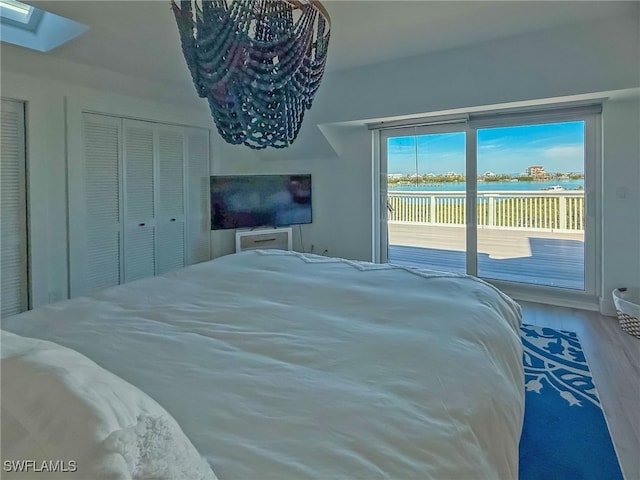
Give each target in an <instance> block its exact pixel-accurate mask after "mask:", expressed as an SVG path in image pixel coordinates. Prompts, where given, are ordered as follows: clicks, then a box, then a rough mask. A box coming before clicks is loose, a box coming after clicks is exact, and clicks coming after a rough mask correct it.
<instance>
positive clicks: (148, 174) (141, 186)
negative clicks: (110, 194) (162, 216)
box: [123, 120, 156, 282]
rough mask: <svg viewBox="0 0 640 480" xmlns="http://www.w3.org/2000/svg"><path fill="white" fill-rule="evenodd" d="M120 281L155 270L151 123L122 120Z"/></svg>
mask: <svg viewBox="0 0 640 480" xmlns="http://www.w3.org/2000/svg"><path fill="white" fill-rule="evenodd" d="M123 130H124V192H125V199H124V218H125V228H124V257H125V258H124V282H131V281H133V280H137V279H139V278H144V277H151V276H153V275H155V273H156V266H155V259H156V241H155V236H156V224H155V212H156V204H155V181H154V170H155V169H154V130H153V124H149V123H147V122H138V121H135V120H124V121H123Z"/></svg>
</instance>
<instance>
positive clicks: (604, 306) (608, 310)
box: [599, 297, 617, 317]
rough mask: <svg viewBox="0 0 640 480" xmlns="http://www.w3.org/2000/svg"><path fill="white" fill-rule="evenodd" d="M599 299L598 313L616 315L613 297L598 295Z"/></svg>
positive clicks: (608, 315)
mask: <svg viewBox="0 0 640 480" xmlns="http://www.w3.org/2000/svg"><path fill="white" fill-rule="evenodd" d="M599 301H600V315H605V316H607V317H615V316H617V313H616V306H615V305H614V303H613V299H611V298H603V297H600V299H599Z"/></svg>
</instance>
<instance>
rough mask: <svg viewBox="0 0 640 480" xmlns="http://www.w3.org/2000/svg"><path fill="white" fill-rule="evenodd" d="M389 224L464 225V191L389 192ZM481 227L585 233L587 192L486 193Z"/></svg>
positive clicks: (479, 198) (479, 217)
mask: <svg viewBox="0 0 640 480" xmlns="http://www.w3.org/2000/svg"><path fill="white" fill-rule="evenodd" d="M387 197H388V201H389V217H388V220H389V222H402V223H424V224H430V225H464V224H465V218H466V209H467V206H466V203H467V202H466V196H465V192H459V191H458V192H408V191H407V192H403V191H389V192H388V194H387ZM477 212H478V214H477V221H478V226H479V227H481V228H505V229H512V228H518V229H527V230H542V231H568V232H576V231H584V192H583V191H580V190H565V191H548V190H547V191H545V190H534V191H485V192H479V193H478V196H477Z"/></svg>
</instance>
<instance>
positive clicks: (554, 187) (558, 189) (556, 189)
mask: <svg viewBox="0 0 640 480" xmlns="http://www.w3.org/2000/svg"><path fill="white" fill-rule="evenodd" d="M543 190H548V191H551V192H561V191H562V190H565V188H564V187H563V186H562V185H552V186H551V187H547V188H545V189H543Z"/></svg>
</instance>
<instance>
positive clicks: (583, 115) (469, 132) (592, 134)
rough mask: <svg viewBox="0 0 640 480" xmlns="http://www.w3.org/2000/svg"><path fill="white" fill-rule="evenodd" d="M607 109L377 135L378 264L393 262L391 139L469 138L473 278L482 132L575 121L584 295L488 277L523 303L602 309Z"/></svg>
mask: <svg viewBox="0 0 640 480" xmlns="http://www.w3.org/2000/svg"><path fill="white" fill-rule="evenodd" d="M601 111H602V106H601V105H587V106H569V107H559V106H555V107H551V108H550V107H546V108H544V109H538V110H537V111H536V110H534V111H531V110H530V111H509V112H482V113H478V114H471V115H470V116H469V120H468V121H460V120H456V121H452V122H449V123H442V124H425V123H426V122H425V123H423V124H419V123H417V124H416V125H407V126H404V127H402V126H398V127H396V126H394V127H392V128H386V129H385V128H379V129H376V130H373V146H374V155H373V160H374V165H373V167H374V168H373V171H374V175H373V192H374V202H373V204H374V209H373V215H374V229H373V230H374V244H373V253H374V258H373V260H374V261H375V262H380V263H386V262H387V261H388V257H387V253H388V250H387V249H388V238H387V236H388V225H387V222H388V211H387V204H386V199H387V173H388V172H387V166H388V155H387V141H388V139H389V138H391V137H400V136H413V135H415V136H418V135H428V134H437V133H452V132H462V131H464V132H465V138H466V202H467V209H466V223H467V224H466V264H467V273H468V274H469V275H474V276H477V273H478V252H477V250H478V242H477V238H478V229H477V208H476V205H477V191H478V190H477V164H478V159H477V147H478V145H477V131H478V130H479V129H483V128H494V127H515V126H525V125H540V124H545V123H546V124H548V123H562V122H572V121H582V122H584V130H585V131H584V133H585V135H584V172H585V177H584V181H585V184H584V196H585V218H584V222H585V232H584V269H585V284H584V290H583V291H582V290H572V289H567V288H560V287H548V286H542V285H533V284H525V283H518V282H511V281H504V280H494V279H488V278H483V280H485V281H487V282H489V283H491V284H493V285H495V286H496V287H498V288H500V289H501V290H503V291H504V292H506V293H508V294H510V295H512V296H514V297H516V298H520V299H523V300H530V301H547V302H549V303H555V304H562V305H567V306H576V307H579V308H587V309H591V310H597V309H598V299H599V297H600V295H601V293H602V264H601V263H602V253H601V245H602V222H603V219H602V193H601V192H602V123H601V115H600V113H601Z"/></svg>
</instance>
